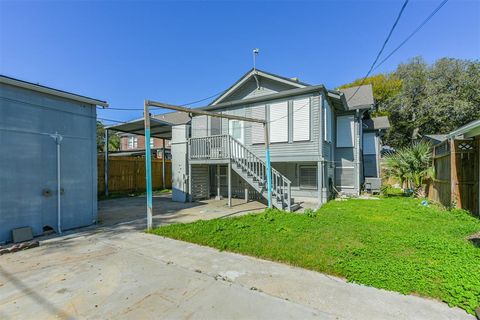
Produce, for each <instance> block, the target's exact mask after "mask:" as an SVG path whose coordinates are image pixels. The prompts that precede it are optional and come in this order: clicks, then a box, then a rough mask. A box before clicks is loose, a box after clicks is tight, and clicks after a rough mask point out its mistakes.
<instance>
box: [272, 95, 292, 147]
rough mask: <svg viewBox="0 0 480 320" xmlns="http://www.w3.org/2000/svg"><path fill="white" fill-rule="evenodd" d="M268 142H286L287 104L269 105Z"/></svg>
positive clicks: (283, 102) (285, 102) (284, 102)
mask: <svg viewBox="0 0 480 320" xmlns="http://www.w3.org/2000/svg"><path fill="white" fill-rule="evenodd" d="M270 142H288V102H287V101H282V102H277V103H272V104H270Z"/></svg>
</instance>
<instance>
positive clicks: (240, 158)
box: [189, 134, 292, 211]
mask: <svg viewBox="0 0 480 320" xmlns="http://www.w3.org/2000/svg"><path fill="white" fill-rule="evenodd" d="M189 157H190V159H192V160H224V159H230V160H231V161H232V162H233V163H234V164H236V165H238V166H239V167H240V168H241V169H242V171H245V172H246V174H247V175H249V176H251V177H252V178H253V179H254V180H255V181H256V182H257V183H258V184H259V186H260V185H261V187H262V189H263V190H264V191H266V190H267V167H266V163H265V162H264V161H263V160H262V159H260V158H259V157H258V156H256V155H255V154H254V153H253V152H252V151H250V150H249V149H248V148H247V147H245V146H244V145H243V144H242V143H241V142H240V141H238V140H236V139H235V138H233V137H232V136H231V135H228V134H223V135H214V136H208V137H200V138H190V139H189ZM271 170H272V202H273V201H275V200H276V201H277V203H281V207H282V208H285V209H286V210H287V211H291V210H290V209H291V194H292V192H291V181H290V180H289V179H288V178H287V177H285V176H284V175H283V174H281V173H280V172H278V171H277V170H275V169H274V168H271Z"/></svg>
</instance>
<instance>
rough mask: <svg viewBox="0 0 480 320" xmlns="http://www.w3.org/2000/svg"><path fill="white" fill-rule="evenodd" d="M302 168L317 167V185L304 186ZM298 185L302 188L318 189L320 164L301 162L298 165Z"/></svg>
mask: <svg viewBox="0 0 480 320" xmlns="http://www.w3.org/2000/svg"><path fill="white" fill-rule="evenodd" d="M302 169H315V186H314V187H313V186H302ZM298 187H299V188H300V190H318V166H316V165H312V164H301V165H299V166H298Z"/></svg>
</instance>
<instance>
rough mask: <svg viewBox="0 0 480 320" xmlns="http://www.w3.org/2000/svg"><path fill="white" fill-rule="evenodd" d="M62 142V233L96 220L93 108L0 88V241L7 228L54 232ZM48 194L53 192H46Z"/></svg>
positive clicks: (6, 238)
mask: <svg viewBox="0 0 480 320" xmlns="http://www.w3.org/2000/svg"><path fill="white" fill-rule="evenodd" d="M56 132H58V133H59V134H61V135H62V136H63V140H62V143H61V175H62V178H61V187H62V190H63V194H62V198H61V201H62V205H61V209H62V216H61V223H62V229H63V230H67V229H72V228H76V227H81V226H87V225H90V224H92V223H94V222H95V221H96V220H97V150H96V148H97V146H96V108H95V106H93V105H90V104H84V103H81V102H77V101H73V100H69V99H64V98H60V97H56V96H52V95H48V94H44V93H39V92H36V91H31V90H27V89H24V88H20V87H16V86H11V85H7V84H0V144H1V145H2V152H1V153H0V168H1V169H0V181H1V183H0V242H2V241H10V240H11V229H14V228H18V227H24V226H30V227H32V229H33V233H34V235H40V234H42V233H43V227H44V226H50V227H52V228H54V229H55V230H56V229H57V196H56V192H57V169H56V168H57V158H56V144H55V141H54V139H53V138H52V137H51V136H50V134H54V133H56ZM48 192H50V193H51V194H48Z"/></svg>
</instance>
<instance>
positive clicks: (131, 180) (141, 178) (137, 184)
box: [97, 156, 172, 194]
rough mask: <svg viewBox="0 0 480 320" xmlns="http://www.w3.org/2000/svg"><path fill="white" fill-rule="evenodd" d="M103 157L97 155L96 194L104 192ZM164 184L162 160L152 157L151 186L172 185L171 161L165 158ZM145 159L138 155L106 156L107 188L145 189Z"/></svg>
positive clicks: (128, 190) (122, 189) (111, 189)
mask: <svg viewBox="0 0 480 320" xmlns="http://www.w3.org/2000/svg"><path fill="white" fill-rule="evenodd" d="M104 159H105V157H103V156H98V159H97V166H98V194H103V193H104V192H105V161H104ZM165 168H166V176H165V182H166V186H162V160H161V159H152V187H153V189H165V188H168V189H169V188H171V187H172V162H171V161H170V160H165ZM145 175H146V174H145V159H144V158H138V157H109V158H108V190H109V192H110V193H112V192H138V191H145V180H146V178H145Z"/></svg>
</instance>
